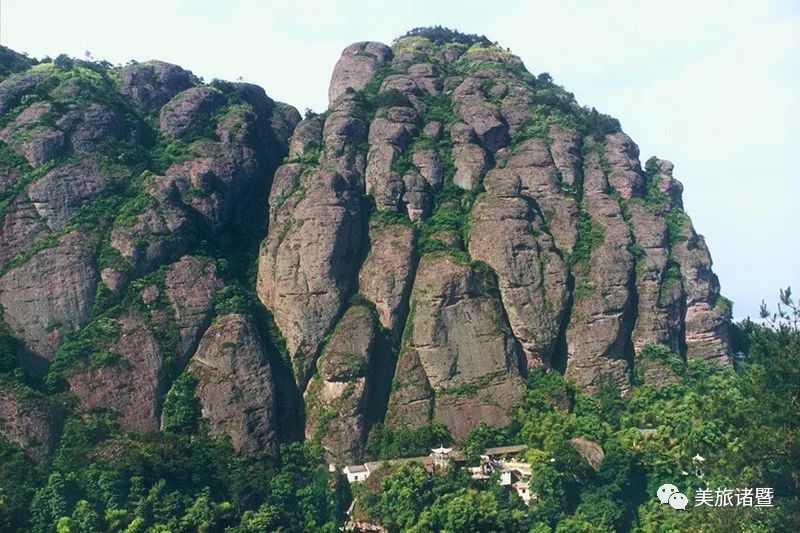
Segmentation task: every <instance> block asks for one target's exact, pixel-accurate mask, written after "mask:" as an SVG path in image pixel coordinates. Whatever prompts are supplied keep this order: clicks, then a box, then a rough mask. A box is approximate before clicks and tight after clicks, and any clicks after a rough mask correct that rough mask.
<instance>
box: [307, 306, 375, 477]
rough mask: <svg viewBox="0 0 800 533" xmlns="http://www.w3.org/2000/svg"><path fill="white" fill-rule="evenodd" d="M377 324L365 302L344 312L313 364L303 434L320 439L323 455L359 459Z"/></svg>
mask: <svg viewBox="0 0 800 533" xmlns="http://www.w3.org/2000/svg"><path fill="white" fill-rule="evenodd" d="M377 332H378V323H377V320H376V317H375V314H374V313H373V311H372V310H371V309H370V308H369V307H366V306H353V307H351V308H350V309H348V310H347V312H345V314H344V315H343V316H342V318H341V320H340V321H339V323H338V324H337V325H336V329H335V330H334V331H333V333H332V334H331V337H330V340H329V341H328V343H327V344H326V345H325V349H324V350H323V352H322V355H321V356H320V358H319V361H318V363H317V370H318V373H317V375H316V376H314V378H312V380H311V382H310V383H309V384H308V388H307V389H306V393H305V402H306V438H307V439H310V440H317V441H319V442H320V443H321V444H322V446H323V449H324V450H325V459H326V461H328V462H332V463H340V464H341V463H353V462H355V461H358V460H360V459H361V455H362V452H363V447H364V443H365V441H366V437H367V421H366V412H367V407H368V404H369V402H370V401H375V399H374V398H371V397H370V393H371V392H372V391H371V388H373V387H375V385H376V384H375V383H374V382H373V381H374V379H375V374H374V373H373V372H372V370H373V369H372V367H373V365H374V364H375V360H374V359H375V356H376V343H377Z"/></svg>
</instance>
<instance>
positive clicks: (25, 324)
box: [0, 230, 98, 359]
mask: <svg viewBox="0 0 800 533" xmlns="http://www.w3.org/2000/svg"><path fill="white" fill-rule="evenodd" d="M91 255H92V244H91V242H90V237H89V235H88V234H87V233H85V232H83V231H77V230H76V231H73V232H71V233H68V234H66V235H64V236H63V237H61V238H60V239H59V240H58V244H57V245H56V246H55V247H53V248H46V249H44V250H42V251H41V252H39V253H37V254H35V255H34V256H33V257H31V259H30V260H28V262H27V263H25V264H24V265H22V266H19V267H16V268H12V269H11V270H9V271H8V272H6V273H5V275H3V276H2V277H0V305H2V306H3V310H4V312H3V317H4V319H5V321H6V322H7V323H8V325H9V326H10V327H11V330H12V331H13V332H14V334H16V335H17V336H18V337H19V338H20V340H22V341H23V343H24V344H25V346H26V348H28V349H29V350H30V351H31V352H32V353H33V354H34V355H35V356H39V357H43V358H45V359H49V358H50V357H52V355H53V354H54V353H55V351H56V348H57V347H58V345H59V344H60V343H61V341H62V340H63V339H64V336H65V335H66V334H67V333H69V332H71V331H74V330H76V329H78V328H79V327H81V326H82V325H83V324H84V323H85V322H86V320H87V319H88V318H89V312H90V311H91V304H92V299H93V297H94V293H95V288H96V286H97V280H98V273H97V271H96V270H95V268H94V266H93V265H92V263H91V262H90V258H91Z"/></svg>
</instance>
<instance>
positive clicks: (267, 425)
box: [189, 314, 277, 452]
mask: <svg viewBox="0 0 800 533" xmlns="http://www.w3.org/2000/svg"><path fill="white" fill-rule="evenodd" d="M189 372H190V373H191V374H192V376H193V377H194V379H195V380H196V382H197V384H196V387H195V395H196V396H197V398H198V399H199V400H200V406H201V410H202V416H203V418H204V419H206V420H207V421H208V423H209V433H210V434H211V435H225V436H228V437H230V439H231V443H232V444H233V448H234V450H236V451H239V452H255V451H270V452H272V451H275V449H276V447H277V434H276V422H275V418H276V414H275V384H274V382H273V378H272V372H271V370H270V366H269V363H268V362H267V360H266V354H265V353H264V348H263V343H262V340H261V338H260V335H259V333H258V330H257V329H256V326H255V324H254V323H253V321H252V319H251V318H249V317H246V316H243V315H239V314H230V315H225V316H222V317H220V318H218V319H217V320H216V321H215V322H214V324H212V325H211V327H210V328H208V330H207V331H206V332H205V335H203V338H202V340H201V341H200V345H199V346H198V348H197V352H196V353H195V355H194V357H193V358H192V361H191V364H190V365H189Z"/></svg>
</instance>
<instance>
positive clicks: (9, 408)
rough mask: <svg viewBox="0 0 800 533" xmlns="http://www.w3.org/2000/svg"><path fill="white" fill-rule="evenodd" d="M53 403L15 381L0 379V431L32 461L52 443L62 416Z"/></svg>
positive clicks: (55, 440)
mask: <svg viewBox="0 0 800 533" xmlns="http://www.w3.org/2000/svg"><path fill="white" fill-rule="evenodd" d="M60 411H61V410H60V409H59V408H58V406H57V404H56V403H55V402H53V401H51V400H50V399H49V398H47V397H46V396H44V395H43V394H41V393H38V392H36V391H33V390H31V389H28V388H27V387H25V386H24V385H21V384H19V383H11V382H10V381H7V380H5V379H3V380H2V381H0V435H2V436H3V437H5V438H7V439H8V440H9V441H11V442H14V443H16V444H17V445H18V446H19V447H20V448H22V449H23V450H25V452H26V453H27V454H28V455H29V456H30V457H31V459H33V460H35V461H43V460H44V459H46V458H47V456H48V454H49V453H50V452H52V451H53V449H54V448H55V446H56V443H57V439H58V434H59V430H60V428H61V423H62V416H63V414H62V413H61V412H60Z"/></svg>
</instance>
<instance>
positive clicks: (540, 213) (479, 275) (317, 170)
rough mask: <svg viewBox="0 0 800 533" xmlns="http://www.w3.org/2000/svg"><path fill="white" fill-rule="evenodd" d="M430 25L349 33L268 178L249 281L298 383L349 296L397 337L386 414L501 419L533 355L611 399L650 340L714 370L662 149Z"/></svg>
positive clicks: (489, 49)
mask: <svg viewBox="0 0 800 533" xmlns="http://www.w3.org/2000/svg"><path fill="white" fill-rule="evenodd" d="M429 37H430V38H429ZM434 40H435V39H433V37H431V36H425V35H424V34H423V35H416V36H409V37H405V38H401V39H399V40H397V41H396V42H395V43H394V45H393V46H392V48H391V49H389V48H388V47H386V46H384V45H381V44H379V43H357V44H354V45H352V46H350V47H348V48H346V49H345V50H344V52H343V53H342V56H341V58H340V59H339V61H338V62H337V64H336V67H335V69H334V73H333V76H332V78H331V84H330V89H329V97H330V108H329V111H327V112H326V113H324V114H322V115H317V116H310V117H307V118H306V120H304V121H303V122H301V123H300V124H299V125H298V127H297V129H296V132H295V136H294V138H293V140H292V143H291V153H290V159H289V160H287V162H286V164H284V166H282V167H281V168H280V169H279V170H278V172H277V174H276V176H277V177H280V180H281V183H282V185H281V186H280V188H277V187H273V190H272V194H271V198H270V207H271V217H272V218H271V221H270V222H271V224H270V228H269V232H268V236H267V239H266V240H265V241H264V244H263V246H262V251H261V255H260V259H259V295H260V297H261V299H262V301H263V302H264V304H265V305H266V306H267V308H269V309H270V310H271V311H272V312H273V313H274V315H275V319H276V324H277V325H278V327H279V328H280V329H281V331H282V332H283V334H284V335H285V336H286V338H287V347H288V351H289V353H290V356H291V357H292V360H293V362H294V367H295V369H296V371H297V372H296V377H297V381H298V385H299V386H300V387H301V388H302V387H304V386H305V385H306V383H307V381H308V380H309V379H311V380H312V381H311V382H312V385H313V387H312V388H309V389H308V390H307V392H306V397H307V398H309V397H317V396H318V395H320V394H322V395H323V396H324V395H325V394H328V395H330V391H328V392H326V393H322V392H319V391H320V390H323V389H322V387H321V384H322V383H326V384H327V385H325V387H327V389H324V390H328V389H330V388H331V387H332V385H331V382H330V380H329V379H327V378H325V377H324V376H321V375H320V376H319V377H313V378H312V376H315V374H314V372H313V368H314V362H315V361H317V360H318V358H319V357H320V354H323V353H324V352H325V350H326V348H325V346H326V344H325V339H326V334H328V332H330V331H338V329H339V328H340V327H341V326H342V321H343V320H345V319H344V318H341V317H347V316H348V313H350V311H348V309H352V308H351V307H349V306H350V303H349V302H350V301H352V299H353V298H354V297H355V296H358V298H357V299H359V301H360V300H362V299H365V300H366V301H367V302H368V303H369V304H371V305H374V306H375V309H376V310H377V312H378V316H379V320H380V325H381V326H382V327H383V328H386V329H388V330H389V332H390V334H391V333H394V335H395V339H396V340H397V346H398V347H397V349H396V352H397V363H396V370H395V377H394V380H393V384H392V392H391V398H390V400H389V404H388V410H387V413H386V416H385V422H386V425H387V427H389V428H391V429H399V428H403V427H406V428H417V427H421V426H424V425H426V424H429V423H431V422H432V421H437V422H441V423H442V424H444V425H445V426H446V427H447V428H448V429H449V430H450V432H451V434H452V435H454V436H455V437H456V438H460V437H462V436H464V435H465V434H466V433H467V432H468V431H469V429H470V428H472V427H474V426H475V425H477V424H478V423H479V422H487V423H490V424H496V425H502V424H503V423H504V421H505V420H507V418H506V413H507V411H508V408H509V407H510V406H511V405H513V404H514V402H515V401H516V400H517V399H519V397H520V395H521V392H522V390H523V388H524V386H523V378H524V376H525V375H526V372H527V369H528V368H531V367H534V366H544V367H555V368H558V369H561V370H562V371H565V373H566V375H567V376H568V377H570V378H572V379H573V380H575V381H576V382H577V384H578V385H579V386H581V387H582V388H585V389H587V390H589V391H594V390H596V389H597V388H599V387H601V386H602V385H604V384H606V383H609V384H612V385H613V386H615V387H617V388H618V389H620V390H621V391H622V392H623V393H624V392H626V391H627V390H628V389H629V387H630V381H631V372H632V371H633V369H634V367H635V366H636V365H637V364H638V355H637V354H639V353H640V352H641V350H642V349H643V348H644V347H645V346H646V345H648V344H649V343H660V344H664V345H666V346H668V347H669V348H671V349H673V350H674V351H676V352H677V353H680V354H682V355H683V356H684V357H686V358H689V359H703V360H706V361H708V362H711V363H714V364H721V365H728V364H730V362H729V359H728V341H727V337H726V324H727V322H728V320H729V318H730V315H729V307H728V305H727V302H726V301H725V300H724V299H723V298H721V297H720V295H719V288H718V284H717V281H716V277H715V276H714V275H713V273H712V272H711V260H710V257H709V256H708V253H707V250H706V248H705V246H704V244H703V242H702V239H701V238H699V237H698V236H697V235H696V234H695V232H694V230H693V229H692V227H691V223H690V222H689V220H688V217H687V216H686V215H685V213H684V212H683V207H682V203H681V192H682V187H681V185H680V184H679V183H678V182H677V181H675V180H674V179H673V178H672V174H671V172H672V165H671V164H670V163H669V162H667V161H661V160H658V159H652V160H650V161H649V162H648V165H647V168H646V169H642V165H641V163H640V162H639V159H638V158H639V150H638V148H637V146H636V145H635V144H634V142H633V141H632V140H631V139H630V138H629V137H628V136H627V135H625V134H624V133H622V132H621V130H620V127H619V124H618V122H617V121H615V120H614V119H611V118H610V117H607V116H604V115H601V114H599V113H597V112H596V111H595V110H593V109H586V108H581V107H580V106H578V105H577V104H576V103H575V101H574V98H573V97H572V95H571V94H570V93H568V92H566V91H565V90H564V89H562V88H561V87H559V86H557V85H555V84H553V83H552V81H551V80H550V78H549V77H548V76H546V75H542V76H539V77H535V76H533V75H531V74H529V73H528V72H527V71H526V70H525V68H524V66H523V65H522V63H521V62H520V60H519V59H518V58H516V57H515V56H513V55H511V54H510V53H508V52H507V51H505V50H503V49H502V48H500V47H498V46H495V45H492V44H491V43H489V42H487V41H483V40H480V39H472V40H470V39H454V40H451V41H449V42H445V43H442V42H434ZM277 183H278V178H276V185H277ZM367 218H369V223H368V224H367V223H366V220H367ZM358 305H362V304H358ZM337 324H338V325H337ZM401 330H404V331H405V333H404V334H403V335H402V338H400V337H399V335H398V333H399V332H400V331H401ZM329 342H330V341H329ZM365 379H366V380H367V381H369V379H370V376H366V378H365ZM331 390H332V389H331ZM353 405H354V404H353ZM353 405H351V406H350V407H349V408H353ZM350 418H352V416H351V417H350ZM353 434H355V435H358V434H360V430H359V431H356V432H354V433H353ZM307 435H308V436H311V433H309V432H308V431H307ZM353 449H354V448H353ZM351 457H352V455H351Z"/></svg>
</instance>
